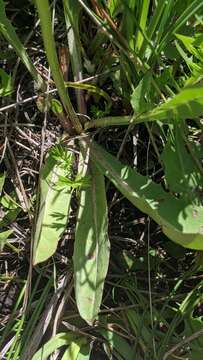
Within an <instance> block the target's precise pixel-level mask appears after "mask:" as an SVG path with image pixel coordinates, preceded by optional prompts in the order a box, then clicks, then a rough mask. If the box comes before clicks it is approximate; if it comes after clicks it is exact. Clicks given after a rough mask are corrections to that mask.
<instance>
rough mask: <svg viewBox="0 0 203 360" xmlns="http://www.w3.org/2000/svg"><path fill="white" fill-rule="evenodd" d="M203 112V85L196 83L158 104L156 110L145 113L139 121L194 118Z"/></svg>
mask: <svg viewBox="0 0 203 360" xmlns="http://www.w3.org/2000/svg"><path fill="white" fill-rule="evenodd" d="M202 113H203V87H202V86H201V85H196V86H193V87H187V88H184V89H183V90H181V91H180V93H179V94H177V95H175V96H174V97H173V98H172V99H170V100H168V101H166V102H165V103H164V104H162V105H160V106H158V107H157V108H155V109H154V110H152V111H150V112H148V113H146V114H143V115H142V116H140V117H139V118H138V121H135V122H140V121H151V120H167V121H169V122H170V120H171V119H174V118H175V119H194V118H196V117H198V116H200V115H202Z"/></svg>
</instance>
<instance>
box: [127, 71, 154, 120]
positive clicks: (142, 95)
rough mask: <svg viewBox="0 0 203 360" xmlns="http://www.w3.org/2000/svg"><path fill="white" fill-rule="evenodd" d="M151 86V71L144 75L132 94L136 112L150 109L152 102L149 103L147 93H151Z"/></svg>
mask: <svg viewBox="0 0 203 360" xmlns="http://www.w3.org/2000/svg"><path fill="white" fill-rule="evenodd" d="M150 88H151V73H150V72H148V73H147V74H146V75H144V76H143V78H142V80H141V81H140V82H139V84H138V86H137V87H136V88H135V89H134V90H133V93H132V96H131V105H132V107H133V110H134V111H135V113H136V114H139V113H143V112H146V111H147V110H149V107H150V104H149V103H147V101H146V100H147V99H146V95H147V94H149V91H150Z"/></svg>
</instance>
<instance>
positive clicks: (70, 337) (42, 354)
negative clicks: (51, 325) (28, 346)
mask: <svg viewBox="0 0 203 360" xmlns="http://www.w3.org/2000/svg"><path fill="white" fill-rule="evenodd" d="M76 338H77V336H76V335H75V334H72V333H59V334H57V335H55V336H54V337H53V338H51V340H49V341H48V342H47V343H46V344H45V345H43V346H42V347H41V348H40V349H39V350H38V351H37V352H36V353H35V355H34V356H33V357H32V360H45V359H47V357H48V356H49V355H51V354H52V353H53V352H54V351H55V350H57V349H58V348H60V347H61V346H64V345H66V346H68V345H69V344H70V343H71V342H72V341H74V340H75V339H76Z"/></svg>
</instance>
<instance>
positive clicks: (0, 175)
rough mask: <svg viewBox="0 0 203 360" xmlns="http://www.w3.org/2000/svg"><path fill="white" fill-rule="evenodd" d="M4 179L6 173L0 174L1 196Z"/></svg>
mask: <svg viewBox="0 0 203 360" xmlns="http://www.w3.org/2000/svg"><path fill="white" fill-rule="evenodd" d="M5 179H6V173H3V174H0V195H1V193H2V190H3V186H4V183H5Z"/></svg>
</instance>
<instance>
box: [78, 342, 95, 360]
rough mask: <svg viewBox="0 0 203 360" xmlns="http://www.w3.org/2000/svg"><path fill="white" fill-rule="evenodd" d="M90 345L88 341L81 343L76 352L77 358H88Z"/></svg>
mask: <svg viewBox="0 0 203 360" xmlns="http://www.w3.org/2000/svg"><path fill="white" fill-rule="evenodd" d="M91 348H92V347H91V345H90V343H88V344H85V345H82V346H81V348H80V351H79V353H78V357H77V360H89V358H90V354H91Z"/></svg>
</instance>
